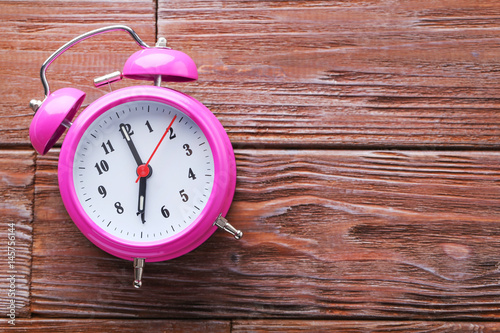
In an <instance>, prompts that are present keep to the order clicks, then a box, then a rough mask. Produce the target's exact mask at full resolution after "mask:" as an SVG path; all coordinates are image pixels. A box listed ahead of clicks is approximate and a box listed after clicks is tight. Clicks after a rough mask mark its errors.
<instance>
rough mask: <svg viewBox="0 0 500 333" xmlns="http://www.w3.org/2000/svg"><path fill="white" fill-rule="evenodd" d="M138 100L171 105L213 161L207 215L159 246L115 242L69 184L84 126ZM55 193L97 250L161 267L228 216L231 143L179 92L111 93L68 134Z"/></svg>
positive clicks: (231, 183)
mask: <svg viewBox="0 0 500 333" xmlns="http://www.w3.org/2000/svg"><path fill="white" fill-rule="evenodd" d="M137 100H150V101H157V102H163V103H166V104H169V105H171V106H173V107H176V108H178V109H179V110H181V111H183V112H184V113H186V114H187V115H188V116H189V117H190V118H191V119H193V121H195V122H196V123H197V124H198V125H199V126H200V128H201V129H202V131H203V132H204V133H205V135H206V137H207V140H208V143H209V144H210V147H211V148H212V152H213V156H214V186H213V189H212V193H211V195H210V198H209V201H208V203H207V205H206V209H205V210H204V211H203V212H202V214H201V215H200V216H199V217H198V218H197V219H196V220H195V221H194V222H193V223H192V224H191V225H190V226H189V227H188V228H187V229H185V230H184V231H182V232H180V233H179V234H177V235H174V236H171V237H169V238H167V239H165V240H162V241H155V242H145V243H142V242H133V241H125V240H122V239H118V238H117V237H115V236H113V235H111V234H109V233H107V232H106V231H105V230H103V229H101V228H100V227H98V226H97V225H96V224H95V223H93V222H92V220H91V219H90V218H89V217H88V215H87V214H86V213H85V211H84V210H83V208H82V207H81V205H80V204H79V202H78V199H77V196H76V192H75V189H74V183H73V162H74V153H75V150H76V147H77V145H78V142H79V141H80V139H81V137H82V135H83V133H84V131H85V129H86V128H87V127H88V125H89V124H90V123H91V122H92V121H94V120H95V119H97V117H99V116H100V115H101V114H102V113H104V112H105V111H107V110H109V109H111V108H112V107H114V106H116V105H119V104H122V103H126V102H130V101H137ZM59 187H60V191H61V196H62V199H63V202H64V204H65V207H66V209H67V211H68V213H69V215H70V216H71V217H72V219H73V221H74V223H75V224H76V225H77V227H78V228H79V229H80V231H81V232H82V233H83V234H84V235H85V236H86V237H87V238H88V239H89V240H90V241H91V242H92V243H94V244H95V245H97V246H98V247H100V248H101V249H103V250H104V251H106V252H108V253H110V254H112V255H114V256H117V257H119V258H123V259H127V260H133V258H136V257H140V258H146V261H163V260H168V259H172V258H175V257H178V256H181V255H183V254H186V253H188V252H190V251H192V250H193V249H195V248H196V247H198V246H199V245H201V244H202V243H203V242H205V241H206V240H207V239H208V238H209V237H210V236H211V235H212V234H213V232H214V231H215V230H216V229H217V227H215V226H213V222H214V221H215V219H216V218H217V216H218V215H219V214H222V215H223V216H224V215H225V214H227V211H228V210H229V207H230V205H231V202H232V198H233V195H234V191H235V187H236V164H235V159H234V152H233V149H232V146H231V142H230V141H229V138H228V137H227V134H226V132H225V130H224V128H223V127H222V125H221V124H220V122H219V121H218V119H217V118H216V117H215V116H214V115H213V114H212V112H210V110H208V109H207V108H206V107H205V106H204V105H203V104H201V103H200V102H198V101H197V100H195V99H194V98H192V97H191V96H188V95H185V94H183V93H181V92H178V91H175V90H172V89H167V88H162V87H155V86H134V87H127V88H122V89H120V90H116V91H114V92H112V93H109V94H107V95H105V96H103V97H101V98H100V99H98V100H96V101H95V102H94V103H92V104H91V105H89V106H88V108H87V109H86V110H84V111H83V112H82V113H81V115H80V116H79V117H78V118H77V119H76V120H75V122H74V123H73V125H72V126H71V128H70V129H69V130H68V133H67V135H66V138H65V140H64V142H63V145H62V148H61V153H60V157H59Z"/></svg>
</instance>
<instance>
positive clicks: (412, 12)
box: [158, 0, 500, 148]
mask: <svg viewBox="0 0 500 333" xmlns="http://www.w3.org/2000/svg"><path fill="white" fill-rule="evenodd" d="M499 15H500V3H499V2H494V1H489V0H480V1H471V0H460V1H449V0H448V1H438V2H435V1H411V2H408V1H396V2H394V1H392V0H384V1H309V0H307V1H306V0H304V1H293V2H290V1H265V2H264V1H244V2H241V1H224V2H207V1H201V0H189V1H185V0H175V1H173V0H168V1H165V0H160V1H159V12H158V31H159V34H160V35H165V36H166V37H169V40H170V42H171V46H172V47H173V48H177V49H180V50H183V51H185V52H187V53H188V54H190V55H191V56H192V57H193V58H194V59H195V61H196V63H197V64H198V67H199V71H200V80H199V81H198V83H197V84H195V85H185V84H182V85H181V84H178V85H175V87H177V88H179V89H181V90H183V91H186V92H188V93H190V94H192V95H193V96H195V97H196V98H198V99H199V100H201V101H202V102H203V103H205V104H207V105H208V106H209V107H210V108H211V109H212V110H213V111H214V112H215V113H216V114H217V115H218V116H219V118H220V119H221V121H222V122H223V124H224V125H225V127H226V128H227V130H228V132H229V134H230V137H231V140H232V141H233V143H235V144H236V145H237V146H238V147H248V146H251V147H261V146H265V147H269V146H273V147H276V146H285V147H304V146H307V147H349V146H358V147H367V146H369V147H374V146H375V147H379V146H393V147H394V146H397V147H410V146H411V147H415V146H446V147H495V148H498V146H499V141H498V137H499V134H500V132H499V128H500V126H498V124H499V122H500V118H499V117H500V116H499V114H498V112H497V109H498V108H499V106H500V104H499V100H498V97H497V93H496V92H497V91H498V88H499V82H500V80H499V78H500V76H499V72H498V71H497V68H498V67H499V65H500V57H499V56H498V54H499V51H500V46H499V45H498V32H499V29H500V20H499V19H498V17H499Z"/></svg>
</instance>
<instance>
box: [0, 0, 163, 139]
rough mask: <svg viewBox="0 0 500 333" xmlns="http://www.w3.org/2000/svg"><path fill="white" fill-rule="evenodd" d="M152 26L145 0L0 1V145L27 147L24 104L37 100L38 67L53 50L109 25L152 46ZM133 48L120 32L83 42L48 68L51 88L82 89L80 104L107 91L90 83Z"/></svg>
mask: <svg viewBox="0 0 500 333" xmlns="http://www.w3.org/2000/svg"><path fill="white" fill-rule="evenodd" d="M154 22H155V4H154V2H152V1H148V0H134V1H58V0H47V1H36V0H32V1H2V2H1V3H0V31H1V32H2V37H1V38H0V84H1V85H2V103H1V104H0V145H6V144H7V145H12V144H24V145H25V144H28V143H29V137H28V129H29V125H30V122H31V119H32V118H33V111H31V109H30V108H29V101H30V100H31V99H39V100H43V97H44V96H43V87H42V84H41V82H40V67H41V65H42V63H43V62H44V61H45V60H46V59H47V58H48V57H49V56H50V55H51V54H52V53H53V52H54V51H55V50H57V49H58V48H59V47H61V46H62V45H63V44H65V43H66V42H68V41H70V40H71V39H73V38H74V37H76V36H78V35H80V34H83V33H85V32H87V31H90V30H92V29H97V28H101V27H103V26H108V25H114V24H126V25H130V26H131V27H132V28H133V29H134V30H136V32H137V33H138V34H139V35H140V36H141V37H142V38H143V39H144V41H145V42H146V43H148V44H153V45H154V42H155V24H154ZM117 41H120V42H117ZM137 50H139V48H138V47H137V44H136V43H135V42H134V41H133V39H132V38H130V37H129V36H128V34H127V33H125V32H113V33H110V34H105V35H100V36H97V37H94V38H91V39H88V40H85V41H84V42H83V43H80V44H78V45H77V46H75V47H73V48H71V49H70V50H69V51H68V52H66V53H64V54H63V55H62V56H61V57H59V58H58V59H57V60H56V61H55V62H54V63H53V64H52V65H51V66H50V67H49V69H48V70H47V78H48V80H49V84H50V87H51V90H52V91H55V90H57V89H60V88H63V87H74V88H78V89H80V90H83V91H84V92H86V93H87V98H86V99H85V102H84V105H86V104H88V103H90V102H91V101H94V100H95V99H97V98H98V97H100V96H102V95H103V94H105V93H106V92H108V91H109V90H108V87H104V88H100V89H98V88H95V87H94V86H93V84H92V80H93V79H94V78H95V77H98V76H101V75H104V74H107V73H110V72H113V71H116V70H121V69H122V68H123V64H124V62H125V60H126V59H127V57H128V56H130V55H131V54H132V53H133V52H135V51H137ZM132 82H133V81H131V83H132ZM131 83H122V84H117V85H116V87H121V86H125V85H127V84H131ZM135 84H137V83H136V82H135Z"/></svg>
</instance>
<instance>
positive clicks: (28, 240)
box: [0, 150, 35, 327]
mask: <svg viewBox="0 0 500 333" xmlns="http://www.w3.org/2000/svg"><path fill="white" fill-rule="evenodd" d="M34 171H35V161H34V154H33V153H32V152H27V151H15V150H2V151H0V197H1V198H2V199H1V201H0V216H1V221H2V223H1V224H0V291H1V292H0V309H1V310H0V314H1V318H2V321H3V320H6V318H7V314H9V313H10V308H9V307H10V306H11V301H14V304H13V305H14V306H15V315H16V316H17V317H27V316H29V311H30V292H29V291H30V281H31V274H30V270H31V245H32V224H31V222H32V220H33V215H32V211H33V199H34ZM12 231H14V232H12ZM12 235H13V236H14V237H12ZM11 283H13V284H14V286H12V285H11ZM0 327H1V325H0Z"/></svg>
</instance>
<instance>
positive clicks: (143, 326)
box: [17, 318, 231, 333]
mask: <svg viewBox="0 0 500 333" xmlns="http://www.w3.org/2000/svg"><path fill="white" fill-rule="evenodd" d="M17 326H18V327H20V328H22V330H23V332H30V333H36V332H40V333H47V332H51V333H62V332H70V333H103V332H106V333H113V332H118V333H135V332H148V333H156V332H162V333H166V332H169V333H175V332H178V333H199V332H208V333H210V332H214V333H219V332H220V333H229V332H230V328H231V326H230V322H229V321H215V320H207V321H200V320H189V321H187V320H150V319H147V320H116V319H90V320H81V319H80V320H79V319H40V318H37V319H32V320H20V321H19V322H18V323H17Z"/></svg>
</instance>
